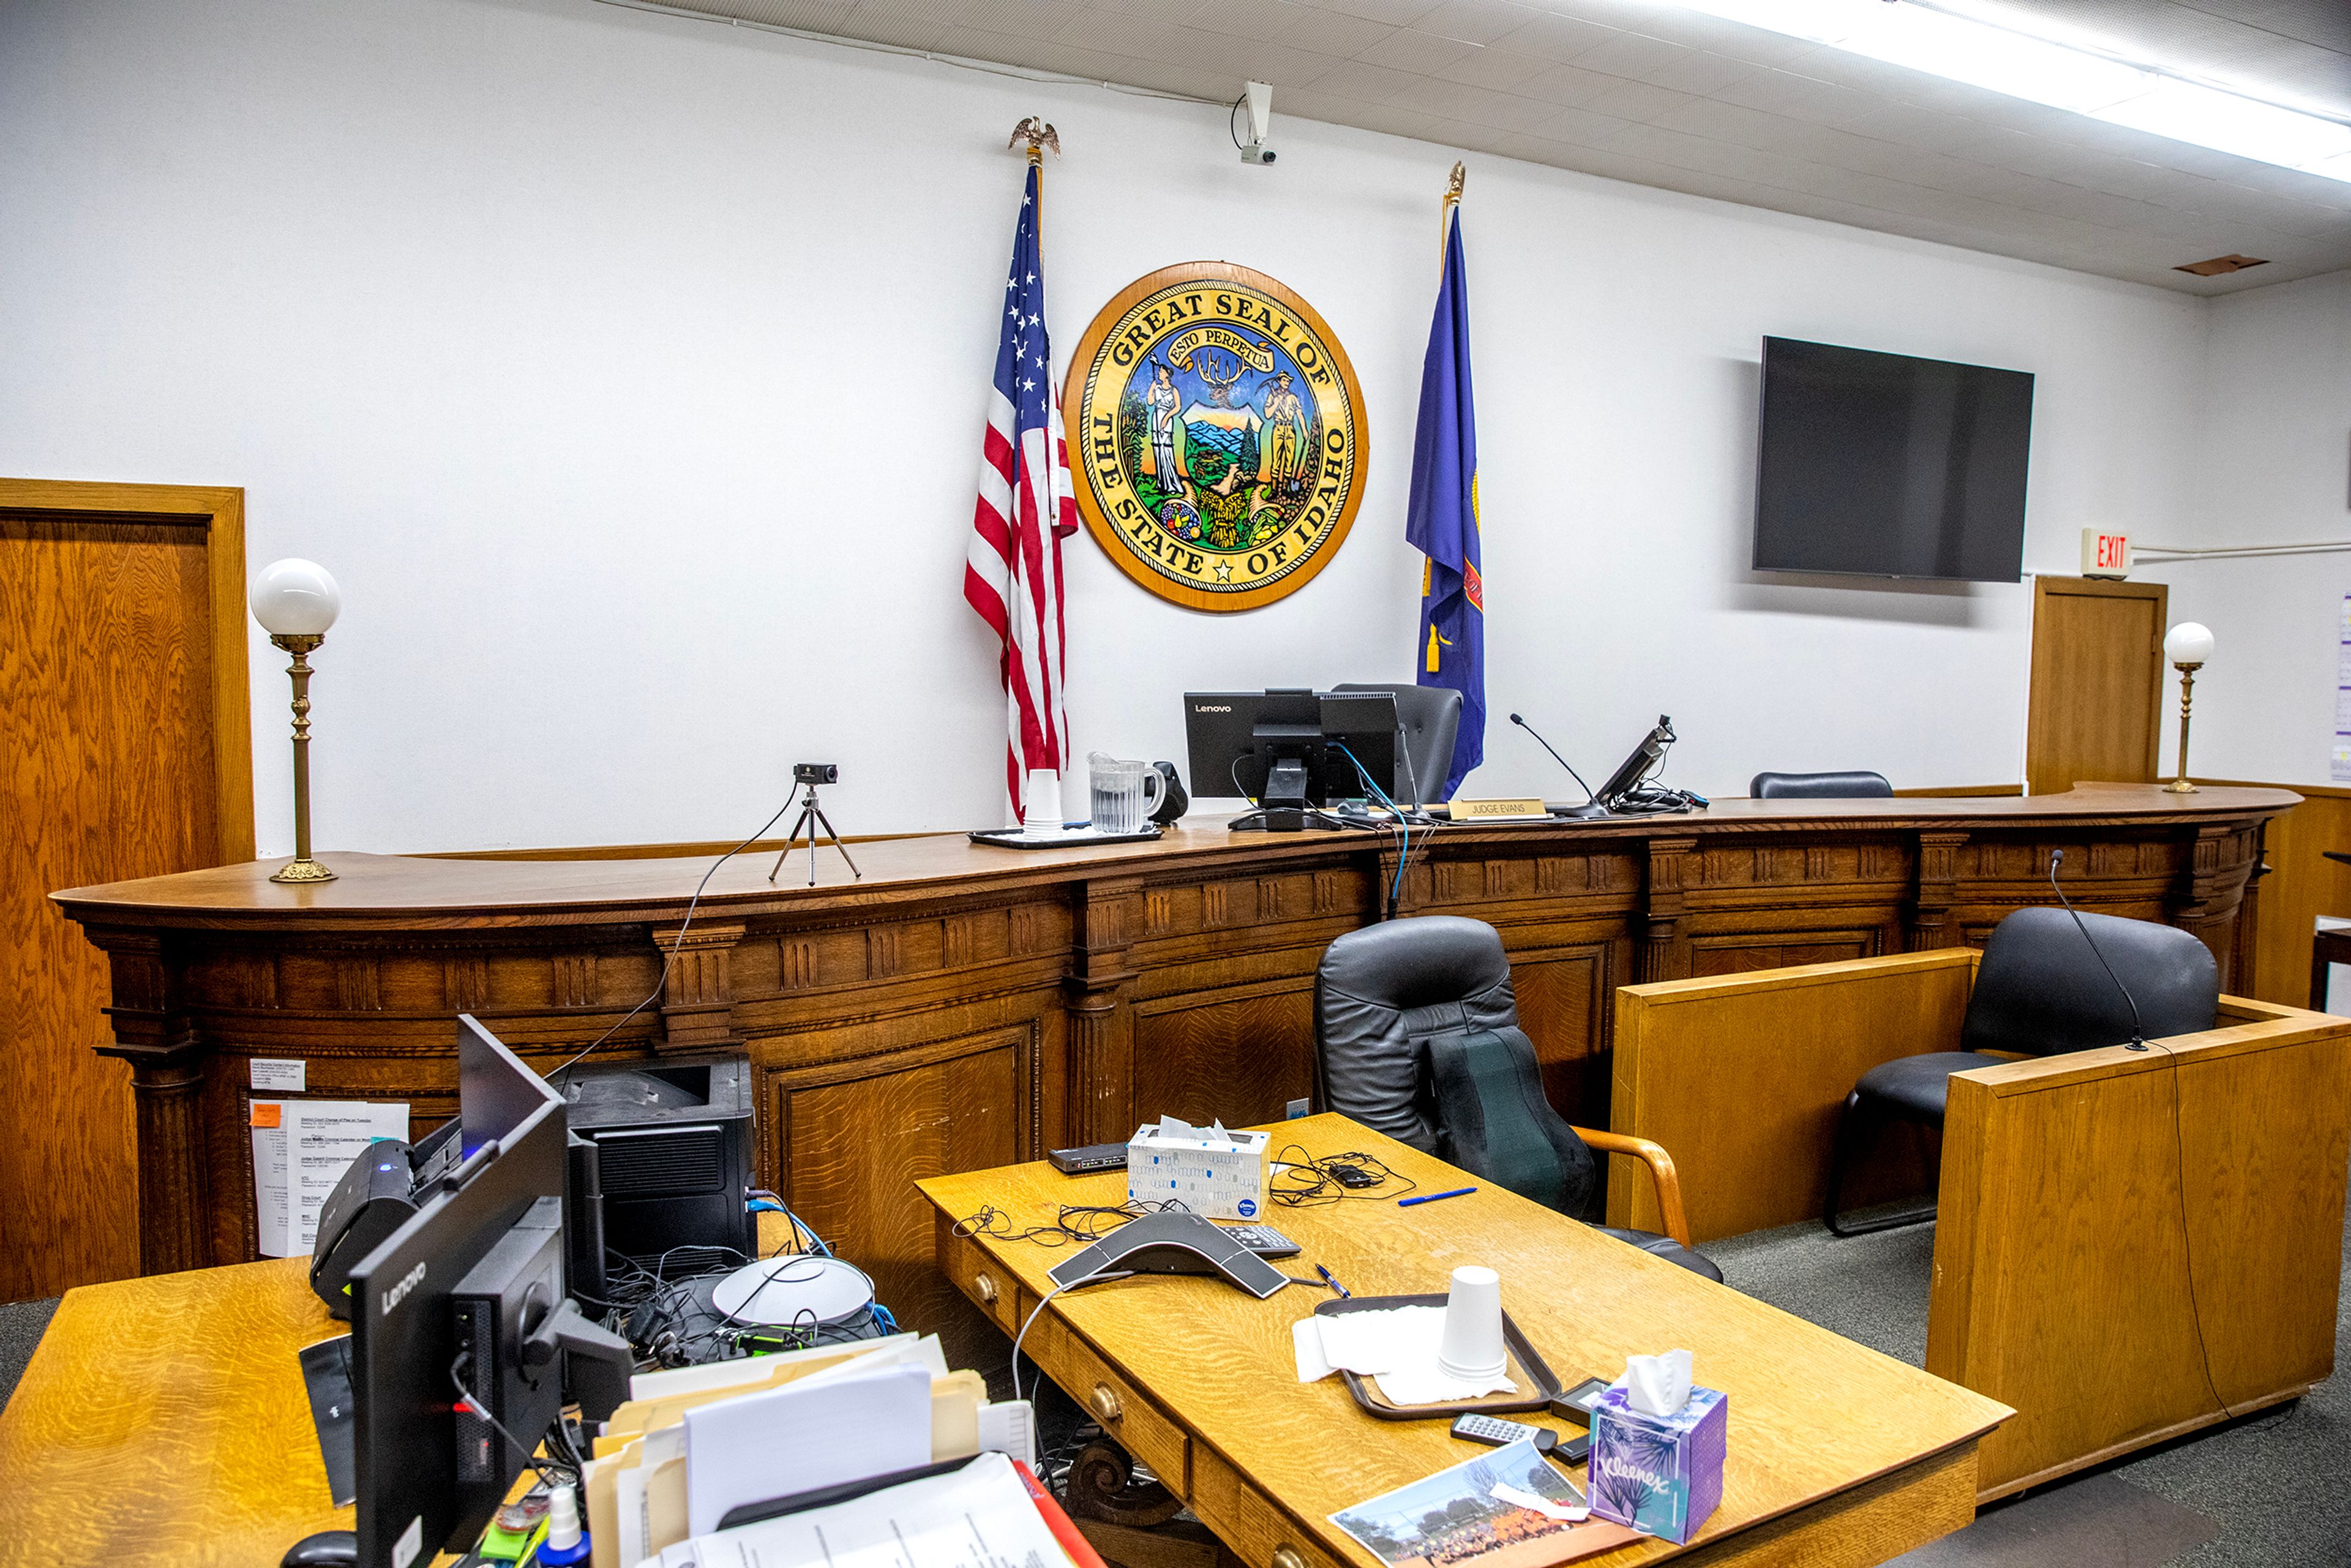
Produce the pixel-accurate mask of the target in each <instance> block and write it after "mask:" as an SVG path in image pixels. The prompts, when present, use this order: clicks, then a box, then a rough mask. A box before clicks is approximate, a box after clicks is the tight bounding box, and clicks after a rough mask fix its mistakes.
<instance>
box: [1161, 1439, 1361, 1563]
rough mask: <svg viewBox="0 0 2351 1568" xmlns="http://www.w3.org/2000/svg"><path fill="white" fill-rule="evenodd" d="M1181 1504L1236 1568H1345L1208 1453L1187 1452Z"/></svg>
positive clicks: (1207, 1450)
mask: <svg viewBox="0 0 2351 1568" xmlns="http://www.w3.org/2000/svg"><path fill="white" fill-rule="evenodd" d="M1185 1500H1186V1502H1188V1503H1189V1504H1191V1508H1192V1511H1193V1512H1194V1513H1195V1514H1196V1515H1198V1516H1199V1520H1200V1522H1201V1523H1202V1524H1205V1525H1207V1527H1208V1528H1209V1529H1210V1530H1213V1531H1216V1532H1217V1537H1218V1539H1220V1540H1222V1541H1223V1542H1224V1543H1225V1544H1226V1546H1228V1548H1230V1549H1231V1551H1232V1553H1233V1555H1234V1556H1236V1557H1238V1558H1239V1559H1240V1560H1241V1563H1242V1568H1350V1565H1348V1564H1344V1563H1342V1562H1341V1561H1340V1560H1339V1559H1338V1558H1336V1557H1333V1556H1332V1555H1331V1554H1330V1553H1329V1552H1326V1551H1324V1550H1323V1549H1322V1546H1321V1545H1320V1544H1319V1543H1317V1542H1316V1541H1315V1540H1314V1538H1313V1537H1312V1536H1311V1535H1310V1534H1309V1533H1308V1532H1307V1531H1303V1530H1301V1529H1300V1528H1299V1527H1298V1526H1297V1525H1295V1524H1292V1523H1291V1522H1290V1519H1289V1516H1287V1515H1286V1514H1284V1513H1283V1512H1282V1511H1281V1510H1280V1509H1278V1508H1276V1507H1274V1505H1273V1502H1272V1500H1270V1499H1269V1498H1268V1497H1267V1496H1266V1495H1265V1494H1264V1493H1263V1492H1261V1491H1259V1490H1257V1488H1255V1487H1253V1486H1251V1485H1250V1484H1249V1482H1248V1481H1247V1480H1245V1479H1242V1477H1241V1473H1240V1472H1239V1471H1238V1470H1237V1469H1233V1467H1232V1466H1230V1465H1228V1464H1227V1463H1226V1462H1225V1461H1224V1460H1223V1459H1222V1458H1218V1457H1217V1454H1216V1453H1215V1451H1214V1450H1212V1449H1210V1448H1206V1447H1201V1448H1196V1449H1195V1450H1194V1451H1193V1454H1192V1490H1191V1491H1190V1492H1189V1493H1188V1494H1187V1495H1186V1499H1185Z"/></svg>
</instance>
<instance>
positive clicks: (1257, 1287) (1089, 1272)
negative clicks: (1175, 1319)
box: [1045, 1214, 1290, 1301]
mask: <svg viewBox="0 0 2351 1568" xmlns="http://www.w3.org/2000/svg"><path fill="white" fill-rule="evenodd" d="M1123 1270H1132V1271H1133V1272H1134V1273H1137V1274H1216V1275H1221V1276H1222V1277H1223V1278H1224V1279H1225V1280H1226V1281H1228V1282H1229V1283H1231V1284H1234V1285H1238V1286H1239V1287H1240V1288H1241V1289H1242V1290H1244V1291H1248V1292H1249V1294H1250V1295H1252V1296H1255V1297H1256V1298H1257V1299H1258V1300H1259V1301H1264V1300H1265V1299H1266V1298H1267V1297H1269V1296H1270V1295H1272V1294H1273V1293H1274V1292H1275V1291H1279V1290H1280V1289H1281V1288H1282V1287H1283V1286H1284V1285H1287V1284H1288V1283H1290V1276H1288V1275H1287V1274H1284V1273H1283V1272H1282V1271H1281V1270H1279V1269H1277V1268H1275V1267H1274V1266H1273V1265H1272V1264H1270V1263H1269V1262H1267V1261H1266V1260H1264V1259H1262V1258H1260V1257H1259V1256H1258V1255H1257V1254H1256V1253H1254V1252H1252V1251H1250V1250H1249V1249H1248V1248H1247V1247H1246V1246H1244V1245H1242V1243H1241V1242H1240V1240H1239V1239H1238V1238H1236V1237H1235V1236H1233V1235H1232V1234H1231V1233H1230V1232H1228V1231H1226V1230H1224V1229H1221V1228H1218V1227H1217V1226H1215V1225H1211V1224H1210V1223H1209V1222H1208V1221H1207V1220H1205V1219H1203V1218H1200V1217H1199V1216H1198V1215H1196V1214H1153V1215H1146V1216H1145V1217H1144V1218H1141V1219H1137V1220H1134V1221H1132V1222H1130V1223H1128V1224H1126V1225H1123V1226H1121V1227H1119V1228H1117V1229H1116V1230H1114V1231H1113V1232H1111V1234H1110V1235H1109V1236H1107V1237H1105V1238H1103V1239H1102V1240H1100V1241H1097V1242H1095V1243H1094V1244H1093V1245H1092V1246H1091V1247H1089V1248H1087V1249H1085V1250H1084V1251H1082V1252H1080V1253H1078V1254H1077V1255H1076V1256H1074V1257H1071V1258H1068V1259H1065V1260H1062V1261H1061V1262H1059V1263H1056V1264H1055V1265H1053V1267H1051V1268H1050V1269H1048V1270H1045V1277H1046V1278H1047V1279H1049V1280H1050V1281H1053V1283H1054V1285H1055V1286H1056V1287H1058V1288H1059V1289H1061V1290H1065V1291H1066V1290H1068V1289H1069V1288H1070V1287H1071V1286H1072V1285H1075V1284H1077V1283H1079V1282H1080V1281H1084V1280H1090V1279H1092V1277H1093V1276H1095V1275H1096V1274H1111V1273H1117V1272H1120V1271H1123Z"/></svg>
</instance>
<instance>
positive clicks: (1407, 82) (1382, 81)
mask: <svg viewBox="0 0 2351 1568" xmlns="http://www.w3.org/2000/svg"><path fill="white" fill-rule="evenodd" d="M1421 79H1422V78H1419V77H1416V76H1415V75H1413V74H1412V73H1411V72H1410V71H1400V70H1395V69H1393V68H1390V67H1387V66H1375V65H1373V64H1372V63H1371V62H1370V61H1368V60H1341V61H1340V62H1339V63H1338V64H1337V65H1334V66H1332V68H1330V69H1329V70H1327V71H1325V72H1323V73H1322V76H1321V77H1319V78H1316V80H1315V83H1314V89H1315V90H1316V91H1317V92H1327V93H1330V94H1332V96H1334V97H1337V98H1352V99H1362V100H1363V101H1364V102H1365V103H1393V102H1394V101H1395V97H1396V95H1397V94H1398V93H1400V92H1402V91H1404V89H1406V88H1408V87H1410V86H1411V85H1412V84H1413V83H1415V82H1416V81H1419V80H1421Z"/></svg>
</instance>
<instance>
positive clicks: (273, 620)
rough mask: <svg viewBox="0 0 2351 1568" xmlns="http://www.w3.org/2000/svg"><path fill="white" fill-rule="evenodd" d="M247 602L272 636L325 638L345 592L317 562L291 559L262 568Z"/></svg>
mask: <svg viewBox="0 0 2351 1568" xmlns="http://www.w3.org/2000/svg"><path fill="white" fill-rule="evenodd" d="M247 602H249V603H250V604H251V605H252V606H253V618H254V619H255V620H256V621H258V622H261V627H262V630H263V631H265V632H268V633H269V634H270V635H271V636H273V637H322V636H324V635H326V632H327V628H329V626H332V625H333V624H334V623H335V617H336V616H337V615H339V614H340V613H341V612H342V608H343V591H342V590H341V589H340V588H338V587H336V586H335V579H334V574H333V573H331V572H329V570H327V569H326V568H325V567H323V566H320V565H319V563H318V562H317V561H314V560H299V559H294V558H292V557H288V558H287V559H285V560H274V561H271V562H270V563H269V564H268V565H267V566H265V567H263V568H262V569H261V570H260V572H259V573H258V574H257V575H256V577H255V578H254V580H253V592H252V595H251V596H250V598H249V599H248V601H247Z"/></svg>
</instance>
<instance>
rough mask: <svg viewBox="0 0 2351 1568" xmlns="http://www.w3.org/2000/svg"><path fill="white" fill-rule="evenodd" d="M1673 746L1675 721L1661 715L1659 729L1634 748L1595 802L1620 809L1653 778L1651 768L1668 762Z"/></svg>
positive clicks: (1611, 775)
mask: <svg viewBox="0 0 2351 1568" xmlns="http://www.w3.org/2000/svg"><path fill="white" fill-rule="evenodd" d="M1673 743H1674V721H1673V720H1672V719H1670V718H1667V716H1665V715H1664V714H1659V715H1658V716H1657V725H1656V728H1655V729H1652V730H1651V731H1649V733H1648V734H1647V735H1646V736H1644V737H1641V744H1640V745H1638V746H1636V747H1634V748H1633V755H1632V756H1630V757H1627V758H1625V760H1624V761H1623V762H1621V763H1619V764H1618V765H1617V768H1616V771H1615V772H1614V773H1611V774H1610V775H1609V776H1608V782H1606V783H1605V784H1603V785H1602V786H1600V788H1599V789H1598V790H1596V791H1595V792H1594V793H1593V800H1597V801H1599V802H1600V803H1601V804H1602V805H1604V806H1605V807H1607V808H1608V809H1609V810H1612V811H1613V810H1616V809H1617V807H1618V806H1620V805H1621V804H1623V803H1624V800H1625V797H1626V796H1628V795H1630V794H1631V793H1632V792H1633V790H1634V789H1635V787H1636V786H1637V785H1639V784H1640V782H1641V780H1643V779H1646V778H1647V777H1648V776H1649V773H1650V771H1651V769H1653V768H1656V766H1657V764H1658V763H1660V762H1663V761H1664V760H1665V758H1666V747H1668V746H1671V745H1672V744H1673Z"/></svg>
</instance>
